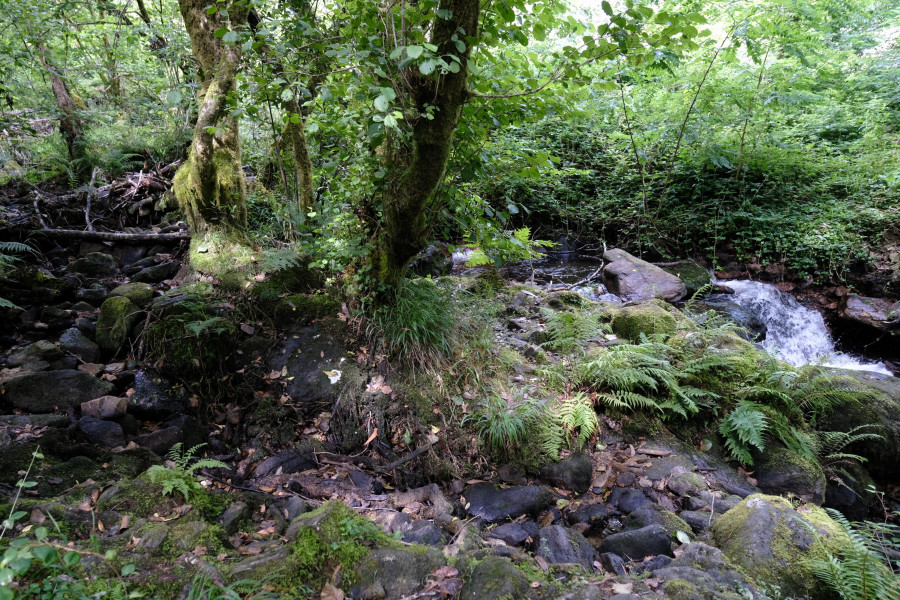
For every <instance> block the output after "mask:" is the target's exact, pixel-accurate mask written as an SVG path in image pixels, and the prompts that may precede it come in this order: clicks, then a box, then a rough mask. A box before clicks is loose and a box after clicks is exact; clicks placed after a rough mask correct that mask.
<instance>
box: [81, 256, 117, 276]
mask: <svg viewBox="0 0 900 600" xmlns="http://www.w3.org/2000/svg"><path fill="white" fill-rule="evenodd" d="M69 272H70V273H82V274H84V275H89V276H91V277H112V276H114V275H116V274H117V273H118V272H119V269H118V267H117V266H116V260H115V259H114V258H113V257H112V256H110V255H109V254H104V253H103V252H91V253H90V254H88V255H87V256H84V257H82V258H79V259H76V260H75V261H73V262H72V263H71V264H69Z"/></svg>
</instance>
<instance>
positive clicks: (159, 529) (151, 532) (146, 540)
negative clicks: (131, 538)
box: [135, 523, 169, 554]
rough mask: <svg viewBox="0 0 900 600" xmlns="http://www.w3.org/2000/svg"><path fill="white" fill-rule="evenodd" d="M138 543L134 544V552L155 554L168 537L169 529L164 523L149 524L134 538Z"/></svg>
mask: <svg viewBox="0 0 900 600" xmlns="http://www.w3.org/2000/svg"><path fill="white" fill-rule="evenodd" d="M135 537H138V539H139V541H138V543H137V544H135V549H136V550H142V551H144V552H149V553H150V554H156V553H157V551H158V550H159V549H160V547H161V546H162V545H163V543H165V541H166V538H168V537H169V527H168V526H167V525H166V524H165V523H150V524H148V525H146V526H145V529H142V530H141V531H139V532H138V534H137V535H136V536H135Z"/></svg>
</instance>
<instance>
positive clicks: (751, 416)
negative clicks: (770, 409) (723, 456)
mask: <svg viewBox="0 0 900 600" xmlns="http://www.w3.org/2000/svg"><path fill="white" fill-rule="evenodd" d="M768 428H769V418H768V417H767V416H766V414H765V413H764V412H763V410H762V407H761V406H760V405H758V404H756V403H753V402H748V401H742V402H741V403H740V404H738V405H737V407H736V408H735V409H734V410H733V411H731V413H730V414H729V415H728V416H727V417H726V418H725V419H724V420H723V421H722V423H721V424H720V425H719V433H721V434H722V436H723V437H724V438H725V447H726V448H727V449H728V451H729V452H730V453H731V455H732V456H733V457H734V458H735V459H736V460H738V461H740V462H741V463H743V464H745V465H752V464H753V456H752V455H751V447H752V448H756V449H757V450H759V451H760V452H762V451H763V450H765V433H766V430H767V429H768Z"/></svg>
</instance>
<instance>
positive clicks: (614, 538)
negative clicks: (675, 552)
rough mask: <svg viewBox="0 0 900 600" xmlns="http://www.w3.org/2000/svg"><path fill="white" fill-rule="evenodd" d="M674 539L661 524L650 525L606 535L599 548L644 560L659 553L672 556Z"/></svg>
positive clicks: (625, 556) (630, 558)
mask: <svg viewBox="0 0 900 600" xmlns="http://www.w3.org/2000/svg"><path fill="white" fill-rule="evenodd" d="M674 539H675V538H673V537H672V536H671V535H669V533H667V532H666V530H665V529H663V528H662V527H660V526H659V525H648V526H647V527H642V528H640V529H632V530H628V531H620V532H619V533H613V534H612V535H608V536H606V538H604V539H603V541H602V542H601V543H600V548H599V550H600V552H612V553H613V554H618V555H619V556H621V557H623V558H625V559H627V560H642V559H644V558H646V557H648V556H656V555H657V554H665V555H669V556H670V555H671V554H672V541H673V540H674Z"/></svg>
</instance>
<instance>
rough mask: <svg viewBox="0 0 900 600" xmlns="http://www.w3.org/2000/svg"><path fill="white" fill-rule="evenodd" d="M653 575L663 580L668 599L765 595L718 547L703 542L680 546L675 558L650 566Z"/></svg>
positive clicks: (721, 599) (719, 599)
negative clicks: (666, 562)
mask: <svg viewBox="0 0 900 600" xmlns="http://www.w3.org/2000/svg"><path fill="white" fill-rule="evenodd" d="M653 577H656V578H658V579H661V580H662V581H663V582H664V585H663V589H664V590H665V592H666V595H665V597H666V598H669V599H671V600H687V599H688V598H710V599H712V598H715V599H716V600H746V599H749V598H760V599H762V598H767V597H768V596H765V595H764V594H762V593H760V592H759V590H757V589H756V588H754V587H753V586H752V585H751V584H750V583H749V582H748V581H747V580H746V578H745V577H744V576H743V575H741V574H740V572H738V571H737V570H736V569H735V568H734V566H733V565H732V564H731V563H729V562H728V559H727V558H725V556H724V555H723V554H722V552H721V551H720V550H718V549H717V548H713V547H712V546H707V545H706V544H702V543H693V544H687V545H685V546H682V547H681V549H680V553H679V555H678V557H677V558H676V559H675V560H673V561H671V562H670V563H669V564H668V565H666V566H665V567H662V568H660V569H654V570H653Z"/></svg>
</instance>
